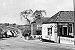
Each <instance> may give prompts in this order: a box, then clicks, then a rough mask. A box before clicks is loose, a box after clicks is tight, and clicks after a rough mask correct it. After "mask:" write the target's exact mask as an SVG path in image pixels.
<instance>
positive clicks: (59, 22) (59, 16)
mask: <svg viewBox="0 0 75 50" xmlns="http://www.w3.org/2000/svg"><path fill="white" fill-rule="evenodd" d="M73 27H74V11H60V12H58V13H56V14H55V15H53V16H52V17H51V18H50V19H48V20H47V21H46V22H44V23H43V25H42V38H43V39H47V40H52V41H54V42H59V43H64V44H74V31H73Z"/></svg>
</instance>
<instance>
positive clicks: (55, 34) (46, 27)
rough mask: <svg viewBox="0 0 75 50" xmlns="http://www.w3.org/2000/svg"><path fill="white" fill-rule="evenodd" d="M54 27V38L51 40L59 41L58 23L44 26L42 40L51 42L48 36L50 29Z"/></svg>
mask: <svg viewBox="0 0 75 50" xmlns="http://www.w3.org/2000/svg"><path fill="white" fill-rule="evenodd" d="M51 26H52V36H51V40H53V41H55V42H56V41H57V24H56V23H50V24H43V25H42V38H43V39H47V40H49V37H46V36H48V30H47V29H48V28H50V27H51Z"/></svg>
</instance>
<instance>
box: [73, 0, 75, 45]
mask: <svg viewBox="0 0 75 50" xmlns="http://www.w3.org/2000/svg"><path fill="white" fill-rule="evenodd" d="M73 6H74V29H73V30H74V45H75V0H73Z"/></svg>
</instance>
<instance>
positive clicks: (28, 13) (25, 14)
mask: <svg viewBox="0 0 75 50" xmlns="http://www.w3.org/2000/svg"><path fill="white" fill-rule="evenodd" d="M32 13H33V11H32V10H31V9H29V10H25V11H23V12H21V19H22V17H24V18H25V19H27V21H28V22H29V23H30V22H31V21H30V20H29V18H28V16H29V15H30V14H32Z"/></svg>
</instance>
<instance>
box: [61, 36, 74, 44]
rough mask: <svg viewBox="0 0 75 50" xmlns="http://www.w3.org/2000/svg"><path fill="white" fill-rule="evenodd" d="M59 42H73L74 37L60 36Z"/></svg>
mask: <svg viewBox="0 0 75 50" xmlns="http://www.w3.org/2000/svg"><path fill="white" fill-rule="evenodd" d="M60 43H64V44H74V38H68V37H60Z"/></svg>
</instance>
